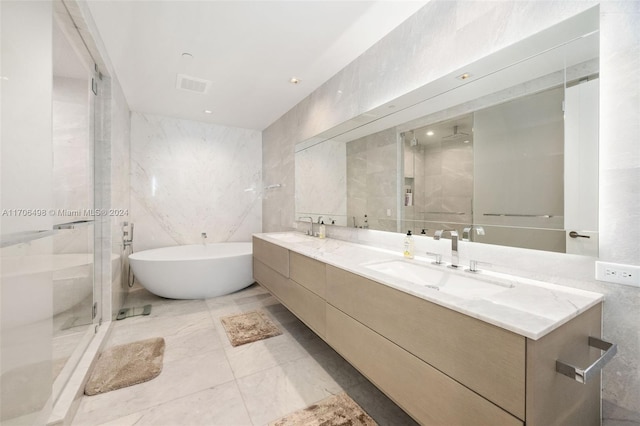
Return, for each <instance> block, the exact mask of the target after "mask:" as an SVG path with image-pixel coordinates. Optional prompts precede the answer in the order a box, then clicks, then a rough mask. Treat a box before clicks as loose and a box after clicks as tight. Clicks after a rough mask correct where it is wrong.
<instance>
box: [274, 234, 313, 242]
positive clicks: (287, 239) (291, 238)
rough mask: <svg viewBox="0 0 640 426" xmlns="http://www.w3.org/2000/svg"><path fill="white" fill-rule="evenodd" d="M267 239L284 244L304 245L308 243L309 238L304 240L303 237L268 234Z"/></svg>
mask: <svg viewBox="0 0 640 426" xmlns="http://www.w3.org/2000/svg"><path fill="white" fill-rule="evenodd" d="M269 238H273V239H274V240H278V241H283V242H285V243H304V242H308V241H309V238H306V237H305V236H304V235H295V234H269Z"/></svg>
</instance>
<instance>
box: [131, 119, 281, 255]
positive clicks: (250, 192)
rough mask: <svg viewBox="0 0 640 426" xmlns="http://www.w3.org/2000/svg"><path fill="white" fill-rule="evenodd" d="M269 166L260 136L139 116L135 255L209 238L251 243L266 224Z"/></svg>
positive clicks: (134, 150) (134, 148)
mask: <svg viewBox="0 0 640 426" xmlns="http://www.w3.org/2000/svg"><path fill="white" fill-rule="evenodd" d="M292 155H293V153H292ZM261 164H262V155H261V136H260V132H258V131H254V130H246V129H239V128H230V127H223V126H217V125H211V124H205V123H200V122H195V121H188V120H180V119H174V118H168V117H161V116H156V115H151V114H142V113H137V112H134V113H132V115H131V219H132V221H133V222H134V223H135V225H136V228H135V232H136V236H135V243H134V248H135V250H136V251H140V250H145V249H151V248H158V247H166V246H173V245H181V244H199V243H200V242H201V237H200V235H201V233H202V232H206V233H207V237H208V238H207V242H210V243H213V242H223V241H250V240H251V234H252V233H254V232H260V230H261V225H262V193H263V185H262V173H261V169H262V167H261ZM292 172H293V171H292ZM271 183H273V184H275V183H277V182H269V183H267V184H265V185H264V186H267V185H268V184H271ZM278 189H279V188H276V190H278ZM266 191H267V192H266V193H265V194H270V193H271V192H269V191H270V190H266Z"/></svg>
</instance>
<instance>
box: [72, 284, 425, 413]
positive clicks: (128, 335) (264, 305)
mask: <svg viewBox="0 0 640 426" xmlns="http://www.w3.org/2000/svg"><path fill="white" fill-rule="evenodd" d="M148 303H151V304H152V305H153V309H152V312H151V315H149V316H138V317H131V318H127V319H125V320H122V321H116V322H115V323H114V324H113V331H112V333H111V336H110V337H109V340H108V342H107V347H110V346H115V345H119V344H123V343H128V342H133V341H136V340H140V339H145V338H150V337H158V336H160V337H164V339H165V342H166V349H165V357H164V368H163V370H162V373H161V374H160V376H158V377H157V378H155V379H154V380H151V381H149V382H146V383H142V384H139V385H136V386H131V387H128V388H124V389H119V390H116V391H112V392H108V393H105V394H101V395H95V396H84V397H83V398H82V400H81V403H80V407H79V409H78V412H77V414H76V416H75V419H74V421H73V423H72V425H73V426H85V425H87V426H88V425H91V426H93V425H118V426H128V425H136V426H139V425H154V426H162V425H167V426H173V425H211V426H213V425H222V426H232V425H260V426H261V425H266V424H268V423H269V422H271V421H273V420H276V419H278V418H280V417H282V416H284V415H286V414H289V413H291V412H294V411H296V410H299V409H302V408H305V407H307V406H309V405H311V404H313V403H315V402H317V401H319V400H321V399H324V398H326V397H327V396H329V395H331V394H335V393H339V392H342V391H345V392H347V394H349V395H350V396H351V398H353V399H354V400H355V401H356V402H358V403H359V404H360V405H361V406H362V407H363V408H364V409H365V411H367V412H368V413H369V415H371V416H372V417H373V418H374V419H375V420H376V421H377V422H378V423H379V424H380V425H394V426H396V425H415V424H416V423H415V422H414V421H413V420H412V419H411V418H410V417H409V416H407V415H406V414H405V413H404V412H403V411H402V410H401V409H400V408H398V407H397V406H396V405H395V404H394V403H393V402H392V401H391V400H389V399H388V398H387V397H386V396H385V395H384V394H382V393H381V392H380V391H378V390H377V389H376V388H375V387H374V386H373V385H372V384H371V383H370V382H369V381H367V379H366V378H364V377H363V376H362V375H361V374H360V373H358V372H357V371H356V370H355V369H354V368H353V367H351V366H350V365H349V364H348V363H347V362H346V361H345V360H344V359H342V358H341V357H340V356H339V355H338V354H337V353H336V352H335V351H334V350H333V349H331V348H330V347H329V346H328V345H327V344H326V343H324V342H323V341H322V340H321V339H320V338H318V337H317V336H316V335H315V334H314V333H313V332H312V331H311V330H309V328H307V327H306V326H305V325H304V324H303V323H302V322H300V321H299V320H298V319H297V318H296V317H295V316H294V315H293V314H291V313H290V312H289V311H288V310H287V309H286V308H285V307H284V306H282V305H281V304H280V303H279V302H278V301H277V300H276V299H275V298H273V297H272V296H271V295H270V294H269V293H268V292H266V291H265V290H264V289H262V288H261V287H259V286H257V285H253V286H251V287H249V288H247V289H245V290H242V291H240V292H237V293H234V294H231V295H227V296H222V297H217V298H212V299H207V300H184V301H180V300H168V299H162V298H159V297H156V296H154V295H152V294H150V293H149V292H147V291H146V290H144V289H143V288H141V287H138V286H137V285H136V286H135V287H134V288H133V289H132V291H131V292H130V294H129V297H128V298H127V302H126V305H125V306H132V307H133V306H142V305H145V304H148ZM255 309H262V310H264V311H265V312H267V314H268V315H269V316H270V317H271V318H272V319H273V320H274V321H275V322H276V324H278V326H279V327H280V328H281V329H282V331H283V334H282V335H280V336H276V337H272V338H269V339H266V340H261V341H258V342H253V343H249V344H246V345H242V346H238V347H235V348H234V347H232V346H231V344H230V343H229V340H228V339H227V336H226V334H225V332H224V329H223V328H222V325H221V324H220V320H219V318H220V317H221V316H225V315H230V314H234V313H239V312H247V311H252V310H255Z"/></svg>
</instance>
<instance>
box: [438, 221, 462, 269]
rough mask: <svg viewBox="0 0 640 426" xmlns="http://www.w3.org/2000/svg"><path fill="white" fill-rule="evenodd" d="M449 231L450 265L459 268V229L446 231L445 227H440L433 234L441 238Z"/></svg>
mask: <svg viewBox="0 0 640 426" xmlns="http://www.w3.org/2000/svg"><path fill="white" fill-rule="evenodd" d="M447 232H448V233H449V234H450V235H451V265H449V266H450V267H451V268H458V267H460V265H458V263H459V262H460V258H459V256H458V231H455V230H451V231H448V230H447V231H445V230H443V229H440V230H438V231H436V232H435V233H434V234H433V239H434V240H439V239H440V238H442V236H443V235H444V234H445V233H447Z"/></svg>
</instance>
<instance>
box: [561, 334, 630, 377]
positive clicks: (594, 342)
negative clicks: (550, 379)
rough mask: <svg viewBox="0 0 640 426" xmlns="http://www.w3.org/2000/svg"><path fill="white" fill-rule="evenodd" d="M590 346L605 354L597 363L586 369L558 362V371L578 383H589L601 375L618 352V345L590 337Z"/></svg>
mask: <svg viewBox="0 0 640 426" xmlns="http://www.w3.org/2000/svg"><path fill="white" fill-rule="evenodd" d="M589 346H591V347H594V348H598V349H600V350H603V351H605V353H604V354H602V356H601V357H600V358H598V360H597V361H596V362H594V363H593V364H591V365H590V366H588V367H587V368H584V369H583V368H580V367H576V366H573V365H571V364H567V363H565V362H562V361H557V360H556V371H557V372H558V373H560V374H564V375H565V376H567V377H570V378H572V379H574V380H575V381H576V382H579V383H587V382H588V381H589V380H590V379H592V378H593V377H594V376H596V375H597V374H598V373H600V370H602V369H603V368H604V366H605V365H607V363H608V362H609V361H611V358H613V357H614V356H615V354H616V353H617V352H618V345H617V344H615V343H609V342H605V341H604V340H600V339H598V338H597V337H591V336H589Z"/></svg>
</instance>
